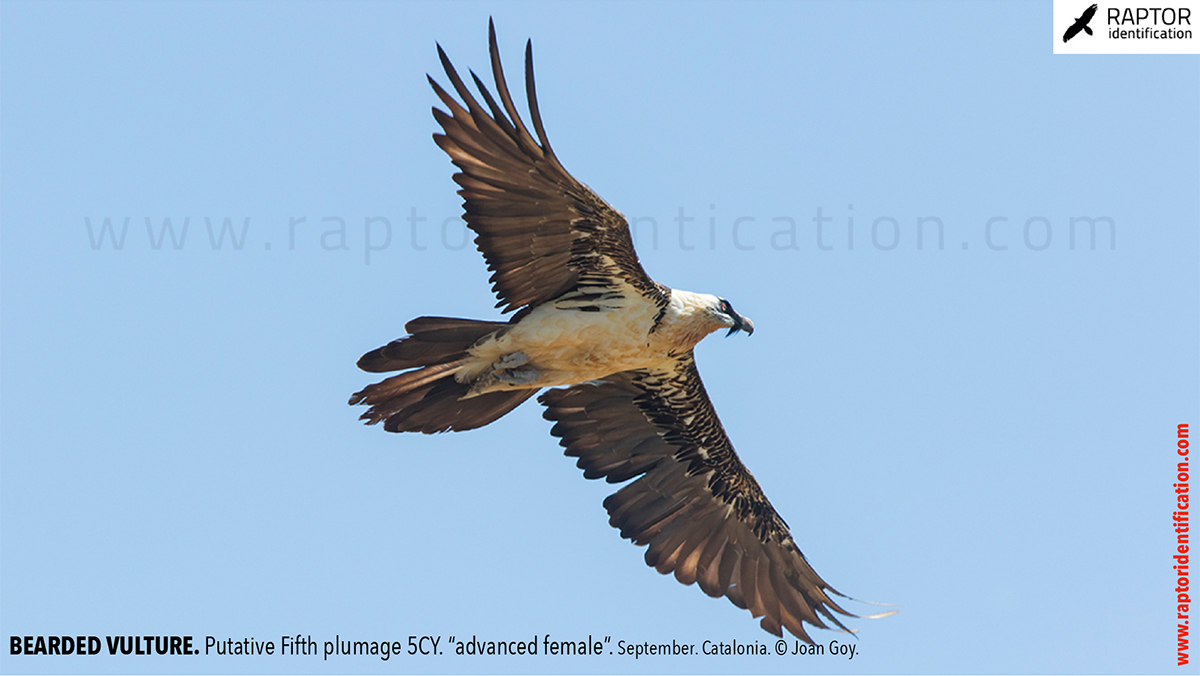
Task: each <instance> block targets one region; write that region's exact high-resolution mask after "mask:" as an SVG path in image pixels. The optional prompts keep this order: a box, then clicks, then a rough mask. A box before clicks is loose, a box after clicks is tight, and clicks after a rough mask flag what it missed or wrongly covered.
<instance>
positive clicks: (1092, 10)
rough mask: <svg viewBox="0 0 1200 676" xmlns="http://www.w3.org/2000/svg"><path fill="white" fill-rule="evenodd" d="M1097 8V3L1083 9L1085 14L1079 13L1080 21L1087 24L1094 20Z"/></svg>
mask: <svg viewBox="0 0 1200 676" xmlns="http://www.w3.org/2000/svg"><path fill="white" fill-rule="evenodd" d="M1097 8H1098V6H1097V5H1089V6H1088V8H1087V9H1085V10H1083V14H1081V15H1079V21H1080V23H1082V24H1083V25H1084V26H1086V25H1087V24H1088V23H1089V22H1090V21H1091V20H1092V17H1094V16H1096V9H1097Z"/></svg>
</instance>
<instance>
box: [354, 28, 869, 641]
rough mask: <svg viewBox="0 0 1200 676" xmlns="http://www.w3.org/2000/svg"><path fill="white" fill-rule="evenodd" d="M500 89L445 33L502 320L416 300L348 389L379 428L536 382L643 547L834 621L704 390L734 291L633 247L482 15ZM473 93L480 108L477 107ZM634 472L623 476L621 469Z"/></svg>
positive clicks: (685, 578)
mask: <svg viewBox="0 0 1200 676" xmlns="http://www.w3.org/2000/svg"><path fill="white" fill-rule="evenodd" d="M488 29H489V35H488V37H489V41H490V48H491V62H492V64H491V65H492V75H493V77H494V79H495V82H496V94H497V95H498V96H499V101H497V100H496V98H495V97H494V96H493V95H492V94H491V92H489V91H488V89H487V87H486V86H485V85H484V83H483V82H482V81H481V80H480V79H479V77H478V76H476V75H475V74H474V73H471V77H472V79H473V80H474V81H475V85H476V87H477V88H478V89H479V94H480V96H481V97H482V105H481V102H480V101H479V100H477V99H476V98H475V96H473V95H472V94H471V92H470V90H468V89H467V87H466V85H464V83H463V81H462V79H461V78H460V77H459V75H458V72H457V71H455V69H454V67H453V66H452V65H451V64H450V60H449V59H448V58H447V57H446V54H445V52H444V51H442V48H441V46H440V45H439V46H438V56H439V57H440V58H441V62H442V66H443V67H444V68H445V71H446V77H447V78H449V80H450V83H451V84H452V85H453V87H454V90H455V91H456V92H457V93H458V97H459V99H461V101H462V102H461V103H459V101H457V100H455V98H454V97H453V96H451V95H450V94H448V93H447V92H446V90H444V89H442V87H441V86H440V85H438V83H437V82H436V81H434V79H433V78H432V77H430V78H429V83H430V85H432V86H433V90H434V92H436V93H437V96H438V98H440V99H441V100H442V103H443V104H445V106H446V111H442V110H439V109H437V108H434V109H433V116H434V118H435V119H436V120H437V122H438V124H440V125H441V127H442V130H443V132H444V133H441V134H434V136H433V139H434V141H435V142H436V143H437V144H438V146H440V147H441V148H442V150H444V151H446V153H447V154H448V155H449V156H450V159H451V161H452V162H453V163H454V165H455V166H457V167H458V168H459V170H460V173H457V174H455V175H454V181H455V182H456V183H458V185H459V186H461V188H462V189H461V190H459V194H460V195H461V196H462V197H463V199H464V210H465V212H466V215H465V219H466V222H467V225H468V226H469V227H470V228H471V229H472V230H474V231H475V232H476V233H477V235H478V237H476V239H475V243H476V245H477V246H478V247H479V250H480V251H481V252H482V253H483V255H484V258H486V259H487V262H488V269H489V270H491V271H493V273H494V274H493V275H492V277H491V282H492V286H493V290H494V291H495V293H496V295H497V296H498V297H499V299H500V300H499V303H497V307H499V308H502V311H503V312H512V311H516V314H514V315H513V316H512V318H511V319H510V320H509V321H507V322H497V321H477V320H472V319H451V318H447V317H418V318H417V319H414V320H412V321H410V322H408V323H407V324H406V325H405V327H404V328H405V330H406V331H407V332H408V334H409V335H408V336H406V337H404V338H401V339H399V340H396V341H393V342H391V343H389V344H387V345H385V346H383V347H381V348H379V349H377V350H373V351H371V352H368V353H367V354H365V355H363V357H362V358H361V359H360V360H359V361H358V366H359V367H360V368H361V369H363V370H364V371H369V372H372V373H380V372H387V371H402V373H400V374H399V375H394V376H392V377H390V378H387V379H386V380H383V381H381V382H379V383H376V384H374V385H369V386H367V387H366V388H364V389H363V390H362V391H361V392H358V393H356V394H355V395H354V396H353V397H351V398H350V403H351V404H364V405H367V406H369V407H370V408H369V409H368V410H367V412H366V413H364V414H363V415H362V419H363V420H366V421H367V424H372V425H373V424H375V423H379V422H382V423H383V428H384V429H385V430H387V431H389V432H423V433H425V434H432V433H436V432H446V431H461V430H469V429H474V428H476V427H481V426H483V425H486V424H488V423H490V422H492V421H493V420H496V419H497V418H499V417H500V416H502V415H504V414H505V413H508V412H509V411H511V410H512V409H514V408H515V407H516V406H517V405H519V404H520V403H521V402H523V401H525V400H526V399H528V398H529V397H532V396H533V395H534V394H536V393H537V392H538V391H539V390H541V389H542V388H559V389H551V390H549V391H548V392H546V393H545V394H543V395H542V396H541V397H540V398H539V401H540V402H541V403H542V404H544V405H545V406H546V411H545V417H546V418H547V419H549V420H552V421H554V423H555V424H554V427H553V429H552V430H551V433H552V434H553V435H554V436H556V437H559V439H560V442H559V443H561V444H562V446H564V447H565V448H566V455H568V456H571V457H575V458H578V459H579V460H578V466H579V467H580V468H581V469H583V475H584V476H585V477H587V478H589V479H599V478H604V479H606V480H607V481H608V482H610V483H620V482H625V481H629V482H630V483H627V484H626V485H625V486H624V487H623V488H621V489H620V490H618V491H617V492H616V493H614V494H613V495H611V496H609V497H608V499H606V500H605V501H604V507H605V508H606V509H607V510H608V514H609V523H611V524H612V526H613V527H615V528H619V529H620V530H621V537H623V538H627V539H629V540H632V541H633V542H634V543H636V544H638V545H648V549H647V551H646V563H648V564H649V565H651V566H653V567H654V568H656V569H657V570H658V571H659V572H660V573H664V574H665V573H669V572H674V573H675V577H676V578H677V579H678V580H679V581H680V582H682V583H684V584H688V585H690V584H692V583H693V582H698V583H699V584H700V588H701V589H703V590H704V592H705V593H706V594H708V595H710V596H713V597H718V596H726V597H728V598H729V600H730V601H732V602H733V603H734V604H735V605H737V606H738V607H740V608H745V609H747V610H749V611H750V612H751V613H753V615H754V616H755V617H762V622H761V624H762V627H763V628H764V629H766V630H767V631H769V632H771V633H773V634H775V635H777V636H782V635H783V633H782V629H783V628H785V627H786V628H787V629H788V631H790V632H791V633H792V634H794V635H796V636H797V637H799V638H801V639H803V640H805V641H808V642H810V643H811V639H810V638H809V636H808V634H807V633H805V630H804V627H803V625H802V624H801V623H802V622H808V623H809V624H812V625H815V626H817V627H827V625H826V622H829V623H831V624H833V625H836V626H837V627H839V628H841V629H843V630H845V627H844V626H843V624H842V622H841V621H839V620H838V618H837V617H835V616H834V615H833V612H837V613H841V614H842V615H848V616H852V615H851V614H850V613H848V612H847V611H845V610H843V609H842V608H841V607H840V606H838V604H837V603H835V602H834V601H833V600H832V599H831V598H830V597H831V595H833V594H836V595H839V596H841V594H839V593H838V592H836V591H835V590H833V589H832V588H831V587H830V586H829V585H828V584H826V583H825V581H824V580H822V579H821V577H820V576H818V575H817V573H816V572H815V571H814V570H813V569H812V567H811V566H809V564H808V561H806V560H805V558H804V555H803V554H801V553H800V550H799V549H798V548H797V547H796V543H795V541H794V540H792V536H791V534H790V533H789V531H788V527H787V524H786V523H784V521H783V519H782V518H780V516H779V515H778V514H776V513H775V510H774V509H773V508H772V507H771V503H770V502H768V501H767V498H766V496H765V495H763V492H762V489H760V488H759V486H758V483H757V482H756V481H755V480H754V477H753V476H751V475H750V472H749V471H747V469H746V467H745V466H744V465H742V463H741V461H740V460H738V456H737V454H736V453H734V450H733V445H732V444H731V443H730V441H729V438H728V437H727V436H726V435H725V430H724V428H723V427H722V426H721V421H720V420H718V419H717V414H716V412H715V411H714V410H713V406H712V402H711V401H709V399H708V395H707V394H706V393H705V391H704V384H703V383H702V382H701V381H700V374H699V372H698V371H697V370H696V363H695V360H694V359H693V356H692V348H693V347H694V346H695V345H696V344H697V343H698V342H700V340H701V339H702V338H704V337H705V336H706V335H708V334H709V333H711V332H713V331H716V330H718V329H728V330H729V334H733V333H734V332H737V331H745V332H746V333H747V334H750V333H752V332H753V331H754V324H753V323H752V322H751V321H750V320H749V319H748V318H746V317H744V316H742V315H740V314H738V313H737V312H736V311H735V310H734V309H733V306H732V305H730V304H729V301H727V300H725V299H723V298H718V297H717V296H712V295H708V294H701V293H692V292H690V291H681V290H679V289H671V288H668V287H666V286H663V285H662V284H659V283H657V282H655V281H653V280H651V279H650V277H649V276H647V275H646V272H645V271H644V270H643V269H642V266H641V264H640V263H639V262H638V257H637V254H636V253H635V252H634V249H633V241H632V239H631V237H630V233H629V225H628V223H627V222H626V220H625V218H624V217H623V216H622V215H621V214H620V213H618V212H617V211H616V210H615V209H613V208H612V207H610V206H609V205H608V203H606V202H605V201H604V200H603V199H601V198H600V197H599V196H598V195H596V193H594V192H592V191H591V190H590V189H589V188H588V187H587V186H586V185H584V184H583V183H580V182H579V181H577V180H576V179H575V178H574V177H573V176H571V174H570V173H568V172H567V170H566V169H565V168H564V167H563V165H562V164H561V163H559V161H558V158H557V157H556V156H555V154H554V151H553V150H552V149H551V148H550V142H549V141H548V140H547V139H546V132H545V130H544V129H543V128H542V119H541V115H540V114H539V112H538V105H537V95H536V93H535V90H534V83H533V56H532V44H531V43H526V46H525V89H526V93H527V96H528V102H529V117H530V121H531V122H532V125H533V132H534V133H535V134H536V135H537V137H536V138H535V137H534V136H533V135H532V134H530V130H529V128H528V127H526V126H525V123H524V122H523V121H522V120H521V117H520V116H519V115H518V114H517V109H516V106H514V105H513V99H512V96H511V94H510V93H509V90H508V86H507V85H506V84H505V80H504V72H503V69H502V68H501V65H500V53H499V51H498V50H497V47H496V32H495V28H494V27H493V26H492V25H491V22H489V26H488ZM484 106H486V108H485V107H484ZM631 479H632V480H633V481H630V480H631Z"/></svg>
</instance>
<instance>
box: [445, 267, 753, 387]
mask: <svg viewBox="0 0 1200 676" xmlns="http://www.w3.org/2000/svg"><path fill="white" fill-rule="evenodd" d="M668 293H669V297H670V300H669V302H668V304H667V306H666V311H665V312H664V311H663V310H662V309H660V308H659V307H658V305H657V304H655V303H650V302H647V301H646V300H645V298H644V297H642V296H641V294H638V293H636V292H633V290H632V289H622V290H620V291H615V292H614V291H603V292H602V291H599V290H598V289H589V288H587V287H585V288H584V289H582V290H581V291H580V292H572V293H571V294H567V295H565V296H563V297H561V298H559V299H556V300H553V301H550V302H548V303H544V304H542V305H539V306H537V307H536V308H534V309H533V310H532V311H531V312H530V313H529V314H527V315H526V316H524V317H522V318H521V319H520V321H518V322H517V323H516V324H513V325H511V326H510V327H506V328H505V329H503V330H498V331H497V332H496V334H493V335H489V336H487V337H485V338H484V339H483V340H481V341H480V342H479V343H477V344H476V345H474V346H473V347H472V348H471V349H470V350H469V351H468V352H469V354H470V356H471V359H470V361H468V362H467V363H466V364H465V365H464V366H463V368H462V369H461V370H460V371H458V373H457V374H456V376H455V377H456V379H457V380H458V381H459V382H462V383H471V384H472V394H483V393H485V392H495V391H500V390H513V389H525V388H530V387H539V388H540V387H558V386H561V385H574V384H576V383H583V382H587V381H589V380H598V379H600V378H603V377H605V376H608V375H612V374H614V373H620V372H621V371H632V370H635V369H662V368H669V367H670V366H672V365H673V364H674V363H675V362H676V361H677V360H678V358H679V355H680V354H681V353H683V352H686V351H688V350H691V349H692V348H693V347H694V346H695V345H696V343H698V342H700V340H701V339H702V338H704V336H707V335H708V334H709V333H712V332H713V331H716V330H718V329H721V328H731V327H732V326H734V323H735V322H734V320H733V318H732V317H729V316H727V315H726V316H722V315H718V314H714V313H712V312H710V311H709V310H708V308H709V307H712V306H719V304H720V299H719V298H717V297H716V296H710V295H706V294H696V293H691V292H688V291H682V290H679V289H671V290H669V292H668ZM591 294H602V299H597V300H581V297H582V296H584V295H591ZM585 303H586V304H585ZM742 320H743V321H744V320H745V318H742Z"/></svg>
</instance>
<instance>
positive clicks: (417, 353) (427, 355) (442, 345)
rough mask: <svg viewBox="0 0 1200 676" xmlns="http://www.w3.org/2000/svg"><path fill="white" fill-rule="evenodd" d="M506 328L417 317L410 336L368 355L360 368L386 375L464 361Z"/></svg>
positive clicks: (410, 325) (407, 326)
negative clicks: (477, 345)
mask: <svg viewBox="0 0 1200 676" xmlns="http://www.w3.org/2000/svg"><path fill="white" fill-rule="evenodd" d="M506 326H508V324H505V323H504V322H484V321H477V320H474V319H455V318H452V317H417V318H416V319H414V320H412V321H410V322H409V323H408V324H405V325H404V330H405V331H408V333H409V334H410V335H407V336H405V337H403V338H401V339H399V340H393V341H392V342H390V343H388V344H387V345H384V346H383V347H381V348H379V349H377V350H371V351H370V352H368V353H366V354H364V355H363V356H362V358H361V359H359V360H358V367H359V368H360V369H362V370H364V371H370V372H371V373H383V372H386V371H400V370H402V369H411V368H416V367H418V366H429V365H431V364H439V363H442V362H446V361H452V360H455V359H461V358H462V357H465V356H466V354H467V350H469V349H471V346H472V345H474V344H475V343H476V342H478V341H479V339H480V338H483V337H484V336H487V335H489V334H492V333H495V332H496V331H500V330H502V329H503V328H504V327H506Z"/></svg>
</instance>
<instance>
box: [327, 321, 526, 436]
mask: <svg viewBox="0 0 1200 676" xmlns="http://www.w3.org/2000/svg"><path fill="white" fill-rule="evenodd" d="M506 326H508V325H507V324H505V323H502V322H484V321H475V320H470V319H453V318H449V317H419V318H417V319H414V320H412V321H411V322H409V323H408V324H406V325H405V327H404V328H405V329H406V330H407V331H408V332H409V333H410V334H411V335H408V336H405V337H404V338H401V339H400V340H396V341H392V342H391V343H389V344H387V345H385V346H383V347H381V348H379V349H377V350H372V351H371V352H368V353H367V354H365V355H363V356H362V358H361V359H359V361H358V365H359V367H360V368H362V369H363V370H364V371H371V372H381V371H399V370H404V369H412V370H408V371H406V372H405V373H401V374H399V375H395V376H392V377H390V378H387V379H385V380H382V381H380V382H378V383H375V384H373V385H368V386H367V387H364V388H363V389H362V390H361V391H359V392H356V393H355V394H354V395H353V396H351V397H350V404H351V405H354V404H365V405H367V406H370V408H369V409H367V412H366V413H364V414H362V416H361V417H360V419H361V420H365V421H367V424H368V425H374V424H376V423H379V422H380V421H384V425H383V428H384V429H385V430H387V431H389V432H423V433H425V434H434V433H437V432H447V431H453V432H458V431H462V430H470V429H475V428H476V427H482V426H484V425H486V424H488V423H490V422H492V421H493V420H496V419H497V418H499V417H500V416H502V415H504V414H505V413H508V412H509V411H511V410H513V409H514V408H516V407H517V406H518V405H520V404H521V402H523V401H525V400H526V399H528V398H529V397H532V396H533V395H534V394H536V393H537V390H538V388H531V389H527V390H508V391H503V392H488V393H485V394H479V395H472V396H469V397H468V396H467V395H468V394H469V393H470V387H471V386H470V383H460V382H458V380H457V379H456V378H455V374H456V373H458V371H459V370H460V369H462V367H463V366H465V365H466V364H467V363H468V362H469V360H470V355H469V354H468V350H470V349H471V346H472V345H474V344H475V343H476V342H478V341H479V340H480V339H482V338H483V337H485V336H488V335H491V334H493V333H495V332H496V331H502V330H504V327H506Z"/></svg>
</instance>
